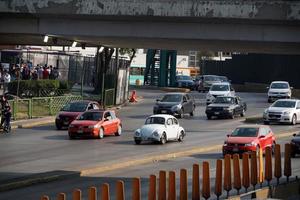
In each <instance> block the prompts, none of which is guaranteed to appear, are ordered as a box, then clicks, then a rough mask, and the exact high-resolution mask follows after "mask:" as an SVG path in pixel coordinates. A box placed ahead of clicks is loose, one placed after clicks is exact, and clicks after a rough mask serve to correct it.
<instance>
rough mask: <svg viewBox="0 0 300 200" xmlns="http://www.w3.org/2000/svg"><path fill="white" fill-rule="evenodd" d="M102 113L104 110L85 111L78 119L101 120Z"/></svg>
mask: <svg viewBox="0 0 300 200" xmlns="http://www.w3.org/2000/svg"><path fill="white" fill-rule="evenodd" d="M102 115H103V113H102V112H85V113H83V114H82V115H80V116H79V118H78V120H90V121H100V120H101V119H102Z"/></svg>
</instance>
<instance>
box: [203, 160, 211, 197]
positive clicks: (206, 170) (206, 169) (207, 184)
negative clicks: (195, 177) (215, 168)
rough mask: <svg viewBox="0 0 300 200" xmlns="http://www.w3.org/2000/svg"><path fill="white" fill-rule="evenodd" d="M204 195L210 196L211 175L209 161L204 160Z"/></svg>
mask: <svg viewBox="0 0 300 200" xmlns="http://www.w3.org/2000/svg"><path fill="white" fill-rule="evenodd" d="M202 165H203V166H202V181H203V182H202V196H203V198H205V199H209V197H210V176H209V163H208V162H206V161H205V162H203V164H202Z"/></svg>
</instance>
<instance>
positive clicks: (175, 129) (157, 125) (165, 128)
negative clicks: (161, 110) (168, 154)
mask: <svg viewBox="0 0 300 200" xmlns="http://www.w3.org/2000/svg"><path fill="white" fill-rule="evenodd" d="M184 136H185V131H184V129H183V128H182V127H181V126H179V123H178V120H177V119H176V118H175V117H174V116H172V115H162V114H159V115H152V116H150V117H148V118H147V119H146V122H145V125H143V126H142V128H139V129H137V130H136V131H135V133H134V141H135V143H136V144H140V143H141V142H142V141H153V142H160V143H161V144H165V143H166V142H167V141H169V140H178V141H182V140H183V138H184Z"/></svg>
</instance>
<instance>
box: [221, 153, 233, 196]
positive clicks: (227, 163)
mask: <svg viewBox="0 0 300 200" xmlns="http://www.w3.org/2000/svg"><path fill="white" fill-rule="evenodd" d="M223 187H224V190H225V191H226V192H227V198H228V197H229V192H230V190H231V189H232V185H231V156H230V155H229V154H227V155H225V158H224V186H223Z"/></svg>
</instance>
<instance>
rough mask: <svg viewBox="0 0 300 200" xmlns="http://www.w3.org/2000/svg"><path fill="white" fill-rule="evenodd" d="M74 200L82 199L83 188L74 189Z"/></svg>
mask: <svg viewBox="0 0 300 200" xmlns="http://www.w3.org/2000/svg"><path fill="white" fill-rule="evenodd" d="M73 200H81V190H80V189H75V190H74V191H73Z"/></svg>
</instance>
